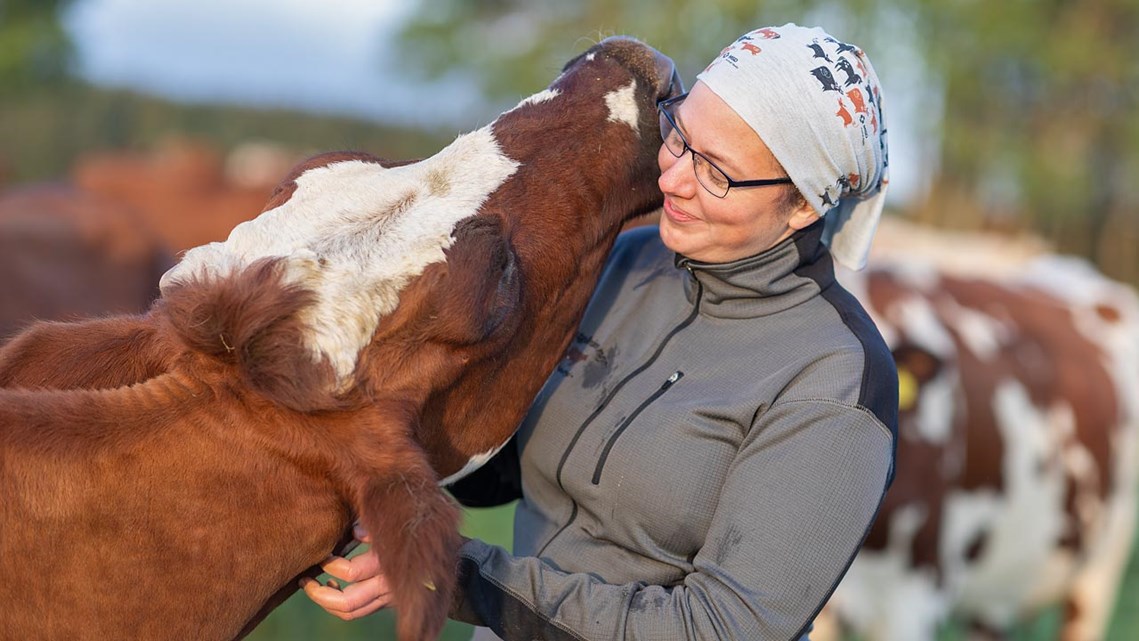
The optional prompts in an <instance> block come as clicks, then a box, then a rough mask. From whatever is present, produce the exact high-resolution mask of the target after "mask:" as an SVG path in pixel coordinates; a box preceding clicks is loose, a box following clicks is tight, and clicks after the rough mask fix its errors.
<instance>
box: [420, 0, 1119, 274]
mask: <svg viewBox="0 0 1139 641" xmlns="http://www.w3.org/2000/svg"><path fill="white" fill-rule="evenodd" d="M784 22H797V23H799V24H807V25H810V24H819V25H823V26H824V27H825V28H826V29H827V30H828V31H830V32H831V33H833V34H835V35H836V36H838V37H840V38H846V39H849V40H851V41H854V42H857V43H859V44H860V45H862V46H863V47H864V48H865V49H866V50H867V51H868V52H869V53H870V54H871V59H872V60H874V61H875V64H876V66H877V69H878V72H879V75H880V76H893V77H895V78H897V77H899V76H903V74H901V73H900V72H899V73H897V74H888V73H884V71H894V70H898V69H908V70H909V73H907V74H904V77H905V78H906V79H907V80H912V81H913V83H912V84H901V85H900V84H894V85H890V84H886V85H885V88H884V91H885V95H886V106H887V120H889V118H890V112H889V107H890V103H891V100H892V99H894V100H895V101H896V100H897V99H899V98H910V97H909V96H901V95H900V94H904V93H907V92H920V93H921V94H922V95H921V96H920V97H918V99H917V101H916V104H917V105H918V108H919V109H920V110H921V111H922V112H923V113H922V115H923V117H925V118H927V120H928V123H927V124H928V127H925V128H923V131H924V132H925V135H926V136H927V139H926V140H925V141H924V143H923V144H926V145H928V148H929V151H928V152H927V153H925V154H924V155H923V158H924V160H923V163H924V164H925V165H926V166H925V167H923V168H922V169H923V171H922V173H923V175H925V176H927V179H926V180H927V185H926V189H924V193H922V194H921V195H920V196H919V197H918V198H917V199H916V201H915V202H913V203H911V204H910V205H909V206H908V207H907V211H906V212H902V213H904V214H905V215H906V216H908V217H910V218H913V219H915V220H918V221H921V222H924V223H928V224H932V225H935V226H941V227H946V228H955V229H996V230H1001V231H1008V232H1024V231H1030V232H1035V233H1037V234H1039V235H1041V236H1043V237H1045V238H1046V239H1048V240H1049V241H1050V242H1051V243H1052V244H1053V245H1054V246H1055V247H1056V248H1057V249H1058V250H1059V251H1062V252H1065V253H1074V254H1078V255H1083V256H1086V257H1088V258H1090V259H1092V260H1093V261H1095V262H1096V263H1097V264H1099V265H1100V266H1101V268H1102V269H1104V270H1105V271H1106V272H1108V273H1109V274H1110V275H1113V276H1115V277H1117V278H1121V279H1124V280H1128V281H1130V282H1132V283H1136V284H1139V63H1137V62H1136V61H1137V60H1139V0H1004V1H1002V2H986V1H984V0H952V1H948V2H947V1H945V0H848V1H843V2H839V1H835V0H802V1H798V0H796V1H790V0H705V1H704V2H691V1H689V0H624V1H620V2H614V1H612V0H582V1H581V2H575V3H567V2H562V1H561V0H525V1H523V0H485V1H483V2H467V1H465V0H421V2H420V5H419V9H418V12H417V14H416V16H415V18H414V20H413V22H412V23H411V24H410V25H409V26H408V28H407V29H406V30H405V32H404V33H403V38H404V42H403V45H404V46H405V48H406V49H407V50H408V51H409V52H410V55H408V56H407V57H406V59H407V60H408V61H409V63H410V64H413V65H415V66H416V67H417V68H418V69H419V70H420V71H421V72H422V73H425V74H427V75H429V76H431V75H442V74H445V73H454V72H455V71H456V70H461V72H462V73H468V74H472V75H474V76H475V77H477V78H478V79H479V80H480V82H481V83H482V86H483V87H484V88H485V90H486V91H487V93H488V95H490V96H492V97H494V98H497V99H499V100H503V101H507V100H516V99H517V98H518V97H519V96H523V95H527V94H529V93H531V92H532V91H533V90H534V88H535V87H541V86H544V85H545V84H546V83H547V82H548V81H549V78H551V77H552V76H553V75H554V74H555V73H556V72H557V70H558V69H559V68H560V66H561V64H562V63H563V62H564V61H565V60H568V59H569V58H570V57H571V56H572V55H574V54H576V53H578V52H580V51H581V50H582V49H585V48H586V47H587V46H588V45H589V44H592V42H594V41H596V40H600V39H601V38H603V37H605V36H608V35H613V34H627V35H632V36H636V37H639V38H641V39H642V40H645V41H647V42H649V43H650V44H652V45H654V46H656V47H657V48H659V49H661V50H662V51H664V52H665V53H666V54H668V55H670V56H672V57H673V59H675V60H676V62H677V64H678V66H679V67H680V70H681V72H682V75H683V77H684V78H685V80H686V82H691V81H692V79H693V78H694V77H695V75H696V73H697V72H698V71H699V70H700V69H702V68H703V66H704V65H705V64H707V63H708V62H709V61H710V60H711V59H712V58H713V57H714V56H715V55H716V54H717V53H718V52H719V49H720V48H721V47H723V46H724V45H726V44H727V43H729V42H731V41H732V40H733V39H734V38H735V37H737V36H738V35H740V34H742V33H744V32H746V31H748V30H750V29H753V28H755V27H758V26H763V25H768V24H782V23H784ZM577 36H581V38H578V39H577V40H575V37H577ZM884 82H885V79H884Z"/></svg>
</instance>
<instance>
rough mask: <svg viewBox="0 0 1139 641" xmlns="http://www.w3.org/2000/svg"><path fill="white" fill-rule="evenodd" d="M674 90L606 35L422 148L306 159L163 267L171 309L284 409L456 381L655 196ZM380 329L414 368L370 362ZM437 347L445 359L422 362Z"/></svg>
mask: <svg viewBox="0 0 1139 641" xmlns="http://www.w3.org/2000/svg"><path fill="white" fill-rule="evenodd" d="M681 90H682V88H681V87H680V83H679V81H678V79H677V78H676V75H675V71H674V69H673V65H672V63H671V61H669V60H668V58H666V57H664V56H662V55H661V54H659V53H657V52H656V51H654V50H653V49H651V48H649V47H647V46H645V45H643V44H641V43H639V42H637V41H635V40H632V39H628V38H610V39H608V40H605V41H604V42H601V43H600V44H598V45H596V46H594V47H592V48H591V49H590V50H589V51H587V52H585V53H584V54H582V55H580V56H578V57H577V58H575V59H574V60H572V61H570V63H569V64H567V65H566V67H565V69H564V70H563V71H562V73H561V74H560V75H559V76H558V77H557V78H556V79H555V80H554V82H553V83H552V84H551V85H550V87H549V88H547V89H546V90H544V91H542V92H539V93H537V94H535V95H534V96H531V97H529V98H527V99H525V100H523V101H522V102H521V103H519V105H518V106H517V107H515V108H514V109H512V110H510V111H508V112H506V113H504V114H502V116H500V117H499V118H498V119H497V120H496V121H495V122H493V123H491V124H490V125H488V126H486V127H483V128H482V129H479V130H477V131H474V132H472V133H469V134H466V135H463V136H460V137H459V138H458V139H456V140H455V141H454V142H453V143H452V144H450V145H449V146H447V147H446V148H444V149H443V150H442V151H440V152H439V153H437V154H435V155H434V156H432V157H430V158H427V159H425V160H422V161H419V162H415V163H410V164H403V165H399V166H390V165H389V166H385V163H383V162H382V161H380V160H379V159H377V158H374V157H370V156H367V155H365V154H352V153H347V154H346V153H335V154H326V155H323V156H318V157H316V158H314V159H312V160H310V161H307V162H306V163H304V164H302V165H301V166H300V167H298V168H297V170H295V171H294V172H293V173H292V174H291V175H290V176H289V177H288V178H286V180H285V182H284V183H283V184H282V186H281V187H280V188H278V191H277V193H276V194H275V195H274V197H273V200H272V201H271V202H270V205H269V207H268V208H267V209H266V210H265V211H264V212H263V213H262V214H261V215H260V216H258V217H257V218H256V219H254V220H251V221H249V222H246V223H243V224H241V225H239V226H237V227H236V228H235V229H234V230H233V232H232V233H231V234H230V236H229V238H228V239H227V240H226V241H225V242H221V243H211V244H209V245H204V246H201V247H198V248H195V249H192V250H190V251H189V252H187V253H186V255H185V256H184V258H183V259H182V261H181V262H180V263H179V264H178V265H177V266H176V267H175V268H173V269H171V270H170V271H169V272H168V273H167V274H166V275H165V276H164V277H163V278H162V282H161V289H162V293H163V298H164V302H163V305H164V306H165V307H166V308H167V310H168V313H167V314H166V315H167V316H168V317H169V318H170V319H171V322H172V323H173V324H174V325H175V327H176V329H177V330H178V332H179V334H181V335H182V336H183V338H184V339H185V340H186V341H187V342H188V343H189V344H190V345H191V346H192V347H194V348H195V349H197V350H198V351H204V352H206V353H207V354H211V355H214V356H217V357H220V358H223V359H232V360H234V361H235V362H237V363H239V364H240V366H241V370H242V372H243V375H244V376H245V377H246V379H247V381H248V382H250V383H251V384H252V385H253V386H254V387H255V388H256V389H259V390H260V391H261V392H262V393H264V394H265V395H267V396H268V397H270V398H272V399H274V400H277V401H279V402H282V403H284V404H285V405H287V406H289V407H293V408H294V409H300V410H314V409H321V408H329V407H336V406H339V405H340V404H342V403H343V402H344V400H345V399H346V398H347V397H349V396H351V392H352V390H354V389H356V388H357V386H358V385H357V384H358V383H359V382H360V380H361V378H360V377H361V376H362V375H367V376H369V377H370V378H372V379H375V378H376V377H377V376H380V377H383V376H385V374H384V372H385V371H386V370H390V369H401V371H404V372H406V373H407V374H408V375H409V376H415V377H417V378H418V379H420V380H422V379H424V378H428V379H430V378H433V377H434V378H435V379H438V378H439V377H443V378H446V377H447V376H453V375H454V372H455V371H456V368H455V365H462V364H463V363H465V362H468V361H469V360H471V359H472V358H479V356H478V355H476V354H474V346H479V348H480V350H481V351H480V354H486V353H487V352H488V350H493V349H495V348H496V347H498V348H501V346H502V345H504V343H505V341H506V340H507V338H508V337H509V336H510V335H511V334H512V333H513V331H514V330H515V329H516V327H517V324H518V323H519V321H520V318H521V317H522V316H523V315H525V313H527V312H528V311H533V310H535V309H539V308H541V306H542V305H545V304H554V303H556V302H557V291H556V290H557V288H558V287H559V286H560V284H564V283H567V282H569V281H570V280H571V279H572V278H573V277H574V274H575V270H579V269H580V263H581V261H582V260H583V259H585V258H587V257H592V256H594V255H597V254H599V255H601V256H603V255H604V253H605V252H607V251H608V248H609V247H610V246H611V243H612V239H613V237H614V236H615V235H616V231H617V230H618V229H619V227H620V226H621V225H622V224H623V223H624V222H625V221H626V220H628V219H629V218H631V217H633V216H636V215H639V214H643V213H646V212H648V211H650V210H652V209H654V208H655V207H656V206H658V205H659V202H660V194H659V192H658V191H657V189H656V177H657V175H658V171H657V168H656V160H655V159H656V152H657V149H658V148H659V146H660V135H659V129H658V126H657V124H656V118H657V117H656V114H655V105H656V102H657V101H658V100H660V99H663V98H666V97H670V96H672V95H675V94H677V93H679V92H680V91H681ZM582 305H584V302H583V303H582ZM397 307H398V308H399V310H400V311H399V313H395V312H396V310H397ZM578 312H579V310H567V313H570V314H574V313H578ZM380 340H386V341H397V342H399V343H400V344H401V345H404V346H405V347H406V348H407V349H405V350H403V351H402V352H401V353H405V354H410V353H412V352H414V353H415V356H416V358H417V360H418V361H419V364H418V365H417V364H413V363H407V364H406V365H407V367H404V368H398V367H396V366H398V365H399V363H392V362H382V363H379V362H376V359H371V360H372V364H371V366H370V370H369V372H364V371H363V368H361V360H362V359H361V355H362V354H366V353H367V351H368V347H369V345H372V344H373V343H374V342H376V341H380ZM439 351H447V352H448V353H449V354H451V355H452V356H453V357H452V358H448V359H443V360H438V359H436V360H435V361H431V360H430V359H422V358H420V357H422V356H424V355H427V356H430V355H431V353H433V352H439ZM555 357H556V355H555ZM391 358H393V357H390V356H389V357H388V358H387V360H388V361H390V360H391ZM365 360H367V359H365ZM427 362H435V363H438V367H441V368H443V369H444V370H446V371H445V372H444V371H440V372H432V371H425V370H424V368H425V367H427V366H426V365H424V364H423V363H427ZM439 382H444V383H445V381H439ZM393 386H394V387H399V383H398V381H396V382H390V383H389V385H388V387H389V388H392V387H393Z"/></svg>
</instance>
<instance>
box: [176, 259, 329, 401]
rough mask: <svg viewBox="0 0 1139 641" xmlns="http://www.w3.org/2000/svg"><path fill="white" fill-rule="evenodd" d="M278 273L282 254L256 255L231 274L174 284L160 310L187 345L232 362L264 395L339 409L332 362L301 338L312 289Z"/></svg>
mask: <svg viewBox="0 0 1139 641" xmlns="http://www.w3.org/2000/svg"><path fill="white" fill-rule="evenodd" d="M283 274H284V264H283V263H282V262H281V260H280V259H262V260H258V261H256V262H254V263H252V264H251V265H249V267H247V268H245V269H243V270H241V271H239V272H237V273H235V274H232V275H230V276H226V277H209V276H207V277H199V278H195V279H191V280H188V281H186V282H183V283H177V284H175V285H174V286H173V287H171V288H170V289H169V290H168V291H166V292H165V293H164V294H163V297H162V300H161V301H160V302H159V304H158V306H157V309H158V310H159V312H160V313H162V314H164V315H165V316H166V317H167V319H168V321H169V322H170V324H171V326H172V327H173V328H174V330H175V332H176V334H177V335H178V336H179V337H180V338H181V339H182V341H184V342H185V344H186V346H187V347H188V348H189V349H191V350H193V351H195V352H198V353H201V354H204V355H206V356H210V357H212V358H215V359H217V360H220V361H222V362H224V363H231V364H235V365H236V366H237V368H238V371H239V372H240V373H241V376H242V378H243V379H244V380H245V381H246V382H247V383H248V384H249V385H250V387H252V388H253V389H255V390H257V391H258V392H259V393H261V394H262V395H264V396H265V397H267V398H268V399H269V400H271V401H273V402H276V403H280V404H282V405H284V406H285V407H289V408H291V409H294V410H298V411H303V412H307V411H316V410H325V409H334V408H337V407H339V406H340V404H341V403H340V402H339V401H338V400H337V399H336V397H335V395H334V393H333V389H334V381H335V374H334V372H333V370H332V367H331V365H330V364H329V363H328V362H327V359H324V358H322V359H320V360H317V359H316V357H315V356H314V354H313V352H312V351H311V350H310V349H309V348H308V347H306V343H305V337H306V335H307V334H308V333H309V332H310V330H309V327H308V325H307V324H306V323H305V322H304V321H303V320H302V318H301V315H300V313H301V312H302V311H303V310H304V309H306V308H308V307H310V306H311V305H312V304H313V303H314V302H315V299H316V295H315V294H314V293H313V292H311V291H309V290H307V289H305V288H303V287H301V286H299V285H295V284H289V283H286V282H285V281H284V279H283Z"/></svg>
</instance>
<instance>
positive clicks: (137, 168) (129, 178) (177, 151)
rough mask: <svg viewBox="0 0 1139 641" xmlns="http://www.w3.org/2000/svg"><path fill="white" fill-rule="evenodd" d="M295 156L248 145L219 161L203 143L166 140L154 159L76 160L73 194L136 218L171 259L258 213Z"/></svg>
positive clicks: (109, 156) (104, 156)
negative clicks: (98, 200)
mask: <svg viewBox="0 0 1139 641" xmlns="http://www.w3.org/2000/svg"><path fill="white" fill-rule="evenodd" d="M299 160H300V156H299V155H295V154H293V153H290V152H289V151H287V150H285V149H282V148H277V147H275V146H271V145H268V144H256V145H255V144H252V143H251V144H248V145H243V146H241V147H238V148H237V149H235V150H234V151H233V152H231V153H230V155H229V156H228V157H224V156H223V155H222V154H221V153H220V152H219V151H218V150H217V149H215V148H213V147H211V146H209V145H206V144H204V143H201V142H193V141H188V140H185V139H172V140H170V141H167V142H166V143H165V144H163V145H162V146H160V147H158V148H157V149H155V150H154V151H152V152H148V153H140V152H126V151H109V152H103V153H93V154H87V155H85V156H81V157H80V158H78V159H77V160H76V162H75V166H74V167H73V169H72V182H73V183H74V184H75V186H76V187H78V188H79V189H82V190H83V191H86V192H88V193H91V194H94V195H97V196H100V197H102V198H105V199H107V200H109V201H113V202H117V203H121V204H123V205H125V206H128V207H130V208H132V209H134V210H135V211H136V212H138V215H139V216H140V217H141V218H142V220H143V221H144V222H145V224H146V225H147V226H148V227H149V228H150V229H152V230H153V231H154V233H155V234H157V235H158V237H159V238H160V239H161V240H162V241H163V242H164V243H165V244H166V245H167V246H168V247H169V248H170V249H171V250H172V251H174V252H176V253H177V252H181V251H185V250H187V249H190V248H192V247H197V246H198V245H204V244H206V243H209V242H213V241H221V240H224V239H225V237H226V235H227V234H229V230H231V229H233V228H234V226H236V225H237V224H239V223H242V222H244V221H246V220H249V218H250V217H251V216H253V215H254V214H256V213H257V212H259V211H261V207H262V205H264V204H265V202H266V201H267V200H268V198H269V195H270V194H271V193H272V191H273V187H274V186H275V185H276V184H277V181H278V180H279V179H280V177H281V176H283V175H285V174H286V173H288V170H289V169H290V168H291V167H292V166H293V165H294V164H295V163H296V162H297V161H299Z"/></svg>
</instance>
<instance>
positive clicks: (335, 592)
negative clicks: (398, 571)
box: [301, 525, 391, 621]
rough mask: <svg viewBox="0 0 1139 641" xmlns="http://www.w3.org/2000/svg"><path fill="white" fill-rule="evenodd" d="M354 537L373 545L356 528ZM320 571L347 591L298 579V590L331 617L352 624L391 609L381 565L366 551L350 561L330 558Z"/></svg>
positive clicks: (359, 528) (361, 530)
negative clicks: (303, 592)
mask: <svg viewBox="0 0 1139 641" xmlns="http://www.w3.org/2000/svg"><path fill="white" fill-rule="evenodd" d="M353 534H355V536H356V538H357V539H358V540H360V541H363V542H364V543H369V544H370V543H371V542H372V539H371V537H370V536H369V535H368V533H367V532H366V531H365V530H364V529H363V528H362V527H360V526H359V525H357V526H356V528H355V530H354V532H353ZM320 567H321V568H323V569H324V571H325V572H327V573H328V574H331V575H332V576H334V577H336V579H339V580H340V581H343V582H345V583H347V584H348V585H347V587H341V584H340V583H339V582H338V581H336V580H330V581H329V582H328V584H327V585H321V584H320V582H319V581H316V580H314V579H310V578H307V577H306V578H304V579H301V588H302V589H304V591H305V594H307V595H308V598H310V599H312V600H313V601H314V602H315V603H316V604H317V605H319V606H320V607H322V608H324V609H325V610H327V611H328V612H329V613H330V614H332V615H333V616H336V617H339V618H341V619H344V620H345V621H351V620H353V619H359V618H360V617H362V616H367V615H369V614H372V613H373V612H375V611H377V610H380V609H381V608H385V607H387V606H388V605H391V596H390V594H389V591H388V584H387V582H386V581H385V580H384V575H383V574H381V573H380V564H379V561H378V560H377V559H376V555H375V554H372V553H371V552H369V551H366V552H364V553H363V554H358V555H356V556H354V557H352V558H351V559H345V558H343V557H339V556H330V557H328V560H326V561H325V562H324V563H322V564H321V566H320Z"/></svg>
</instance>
